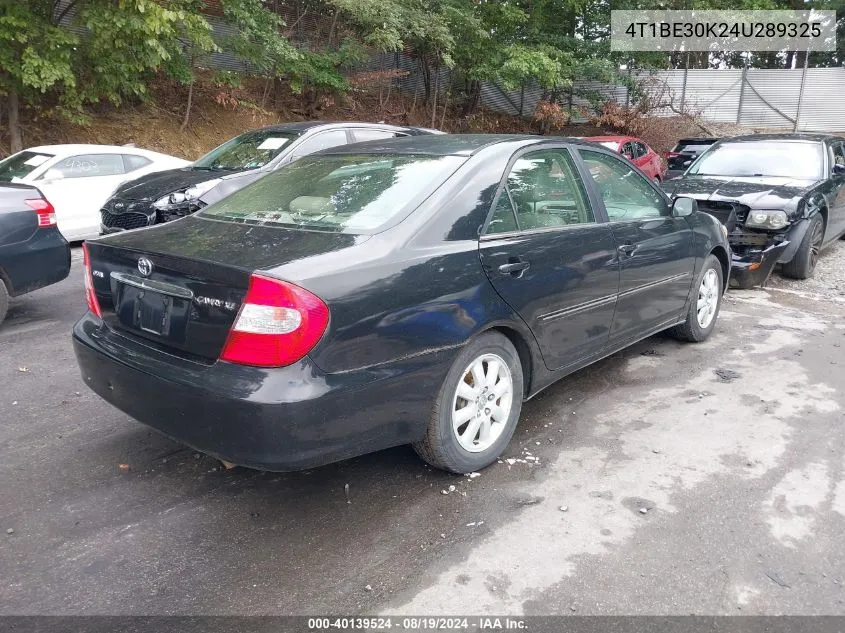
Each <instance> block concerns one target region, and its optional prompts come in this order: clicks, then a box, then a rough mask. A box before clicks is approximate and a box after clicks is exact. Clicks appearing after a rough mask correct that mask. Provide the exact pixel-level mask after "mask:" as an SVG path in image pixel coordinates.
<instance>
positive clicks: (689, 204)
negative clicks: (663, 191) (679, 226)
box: [672, 198, 698, 218]
mask: <svg viewBox="0 0 845 633" xmlns="http://www.w3.org/2000/svg"><path fill="white" fill-rule="evenodd" d="M697 211H698V202H697V201H696V200H695V199H693V198H675V200H674V202H672V217H673V218H688V217H689V216H691V215H692V214H693V213H696V212H697Z"/></svg>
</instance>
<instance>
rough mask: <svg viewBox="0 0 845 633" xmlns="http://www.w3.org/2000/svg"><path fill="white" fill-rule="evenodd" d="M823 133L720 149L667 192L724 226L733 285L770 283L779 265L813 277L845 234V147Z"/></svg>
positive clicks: (757, 139) (734, 141) (759, 138)
mask: <svg viewBox="0 0 845 633" xmlns="http://www.w3.org/2000/svg"><path fill="white" fill-rule="evenodd" d="M843 142H845V141H843V139H842V138H840V137H837V136H828V135H823V134H767V135H753V136H740V137H736V138H731V139H725V140H722V141H720V142H718V143H716V144H715V145H713V146H712V147H711V148H710V149H709V150H707V152H705V153H704V154H702V155H701V156H700V157H699V158H698V160H696V162H695V163H694V164H693V165H692V166H691V167H690V168H689V170H688V171H687V173H686V174H685V175H684V176H683V178H680V179H678V180H673V181H670V182H667V183H666V185H665V189H666V190H667V191H668V192H669V193H671V194H675V195H681V196H689V197H691V198H696V199H697V200H698V206H699V209H701V210H702V211H707V212H708V213H711V214H713V215H714V216H716V217H717V218H718V219H719V220H721V221H722V222H723V223H724V224H725V226H726V227H727V229H728V231H729V233H730V236H729V237H730V243H731V248H732V249H733V274H732V278H731V280H732V283H733V285H735V286H737V287H740V288H750V287H752V286H754V285H757V284H760V283H763V282H765V281H766V279H767V278H768V276H769V274H770V273H771V271H772V269H773V268H774V266H775V264H777V263H780V264H783V267H782V269H781V271H782V273H783V274H784V275H785V276H787V277H792V278H794V279H806V278H807V277H810V276H812V274H813V270H814V269H815V267H816V261H817V260H818V255H819V251H820V250H821V249H822V248H823V247H825V246H827V245H828V244H830V243H832V242H833V241H834V240H836V239H837V238H838V237H840V236H841V235H843V234H845V146H843Z"/></svg>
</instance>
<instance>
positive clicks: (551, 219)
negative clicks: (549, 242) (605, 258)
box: [487, 149, 595, 233]
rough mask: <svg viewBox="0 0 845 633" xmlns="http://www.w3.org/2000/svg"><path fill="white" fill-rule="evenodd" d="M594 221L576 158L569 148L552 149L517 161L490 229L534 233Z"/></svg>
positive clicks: (493, 231)
mask: <svg viewBox="0 0 845 633" xmlns="http://www.w3.org/2000/svg"><path fill="white" fill-rule="evenodd" d="M509 206H510V208H511V213H512V214H513V218H511V214H509V213H508V207H509ZM591 222H595V217H594V216H593V210H592V209H591V208H590V205H589V204H588V203H587V196H586V194H585V192H584V188H583V185H582V183H581V180H580V179H579V178H578V176H577V174H576V170H575V166H574V164H573V162H572V157H571V156H570V155H569V152H568V151H566V150H565V149H549V150H540V151H536V152H528V153H527V154H523V155H522V156H520V157H519V158H518V159H517V160H516V162H515V163H514V165H513V167H511V170H510V173H509V174H508V177H507V180H506V181H505V186H504V187H503V188H502V192H501V194H500V195H499V199H498V201H497V202H496V206H495V208H494V212H493V217H492V218H491V221H490V224H489V225H488V229H487V230H488V232H489V233H503V232H506V231H513V230H519V231H531V230H536V229H548V228H560V227H565V226H571V225H576V224H589V223H591ZM514 224H515V225H516V226H515V227H514Z"/></svg>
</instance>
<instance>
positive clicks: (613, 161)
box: [578, 148, 695, 347]
mask: <svg viewBox="0 0 845 633" xmlns="http://www.w3.org/2000/svg"><path fill="white" fill-rule="evenodd" d="M578 151H579V154H580V156H581V159H582V160H583V168H584V169H585V171H586V173H587V174H589V176H590V177H591V181H592V182H591V185H592V186H593V188H594V189H595V194H596V197H598V198H599V199H600V200H601V201H602V204H603V206H604V211H605V213H606V214H607V217H608V219H609V221H610V223H609V226H610V229H611V231H612V232H613V237H614V239H615V241H616V256H615V259H616V261H617V263H618V265H619V270H620V273H619V274H620V281H619V300H618V302H617V304H616V314H615V316H614V319H613V329H612V333H611V336H610V345H611V346H612V347H619V346H620V345H622V344H624V343H625V342H627V341H630V340H633V339H637V338H641V337H642V336H644V335H646V334H648V333H651V332H654V331H657V330H659V329H661V328H662V327H664V326H668V325H671V324H673V323H674V322H676V321H677V320H678V318H679V317H680V316H681V314H682V312H683V310H684V308H685V306H686V303H687V299H688V297H689V292H690V287H691V284H692V274H693V270H694V265H695V259H694V254H693V232H692V228H691V226H690V223H689V222H688V221H687V220H686V218H675V217H673V216H672V213H671V207H670V205H669V200H668V198H666V196H665V194H663V193H662V192H661V191H660V190H659V189H658V188H657V187H655V186H654V185H653V184H652V183H651V182H648V181H647V180H646V179H645V178H643V177H642V175H641V174H639V173H637V172H636V170H634V169H631V167H630V166H629V165H627V164H626V163H625V162H624V161H622V160H620V159H619V158H617V157H616V156H614V155H613V154H611V153H610V152H603V151H599V150H594V149H587V148H579V150H578ZM585 177H586V175H585Z"/></svg>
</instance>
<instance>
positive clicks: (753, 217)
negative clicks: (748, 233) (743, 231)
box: [745, 209, 789, 231]
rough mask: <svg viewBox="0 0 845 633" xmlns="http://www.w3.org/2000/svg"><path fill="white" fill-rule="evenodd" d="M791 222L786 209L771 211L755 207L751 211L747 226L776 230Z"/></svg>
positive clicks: (746, 221) (746, 222)
mask: <svg viewBox="0 0 845 633" xmlns="http://www.w3.org/2000/svg"><path fill="white" fill-rule="evenodd" d="M787 224H789V216H787V215H786V211H770V210H765V209H763V210H761V209H754V210H752V211H749V213H748V218H746V220H745V226H746V227H747V228H750V229H769V230H773V231H776V230H777V229H782V228H783V227H785V226H786V225H787Z"/></svg>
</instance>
